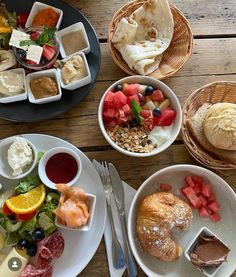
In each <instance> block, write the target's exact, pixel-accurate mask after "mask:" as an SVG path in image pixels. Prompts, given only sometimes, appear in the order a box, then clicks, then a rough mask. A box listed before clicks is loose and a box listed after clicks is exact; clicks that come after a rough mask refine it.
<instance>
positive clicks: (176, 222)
mask: <svg viewBox="0 0 236 277" xmlns="http://www.w3.org/2000/svg"><path fill="white" fill-rule="evenodd" d="M192 217H193V215H192V209H191V208H190V207H189V205H188V204H187V203H185V202H184V201H182V200H181V199H179V198H178V197H177V196H175V195H173V194H172V193H170V192H157V193H154V194H152V195H149V196H147V197H145V198H144V199H143V201H142V203H141V205H140V207H139V210H138V214H137V224H136V233H137V237H138V240H139V242H140V245H141V247H142V248H143V250H144V251H146V252H148V253H149V254H150V255H152V256H154V257H155V258H157V259H159V260H161V261H166V262H170V261H174V260H177V259H178V258H179V257H180V256H181V254H182V247H181V246H180V245H178V244H177V243H176V242H175V241H174V240H173V238H172V237H171V230H172V228H174V227H178V228H180V229H182V230H186V229H188V228H189V227H190V225H191V223H192Z"/></svg>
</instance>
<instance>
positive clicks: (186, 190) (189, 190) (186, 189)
mask: <svg viewBox="0 0 236 277" xmlns="http://www.w3.org/2000/svg"><path fill="white" fill-rule="evenodd" d="M181 191H182V193H183V194H184V195H185V196H186V197H187V198H188V196H189V195H190V194H195V192H194V190H193V188H191V187H184V188H182V189H181Z"/></svg>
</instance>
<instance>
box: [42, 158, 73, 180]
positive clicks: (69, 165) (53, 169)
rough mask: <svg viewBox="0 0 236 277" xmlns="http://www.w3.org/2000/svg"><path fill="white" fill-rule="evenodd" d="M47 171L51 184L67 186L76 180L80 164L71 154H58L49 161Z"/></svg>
mask: <svg viewBox="0 0 236 277" xmlns="http://www.w3.org/2000/svg"><path fill="white" fill-rule="evenodd" d="M45 171H46V174H47V177H48V179H49V180H50V181H51V182H53V183H55V184H59V183H64V184H66V183H69V182H70V181H72V180H73V179H74V178H75V176H76V174H77V172H78V163H77V161H76V160H75V158H74V157H73V156H71V155H70V154H67V153H58V154H55V155H53V156H52V157H51V158H50V159H49V160H48V161H47V164H46V167H45Z"/></svg>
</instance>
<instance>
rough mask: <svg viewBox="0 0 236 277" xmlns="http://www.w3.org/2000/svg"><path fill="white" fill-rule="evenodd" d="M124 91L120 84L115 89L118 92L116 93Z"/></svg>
mask: <svg viewBox="0 0 236 277" xmlns="http://www.w3.org/2000/svg"><path fill="white" fill-rule="evenodd" d="M122 90H123V86H122V85H120V84H118V85H116V86H115V87H114V91H115V92H116V91H122Z"/></svg>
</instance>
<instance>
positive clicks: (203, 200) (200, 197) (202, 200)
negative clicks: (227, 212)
mask: <svg viewBox="0 0 236 277" xmlns="http://www.w3.org/2000/svg"><path fill="white" fill-rule="evenodd" d="M199 199H200V201H201V202H202V206H207V200H206V198H205V197H204V196H202V195H200V196H199Z"/></svg>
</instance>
